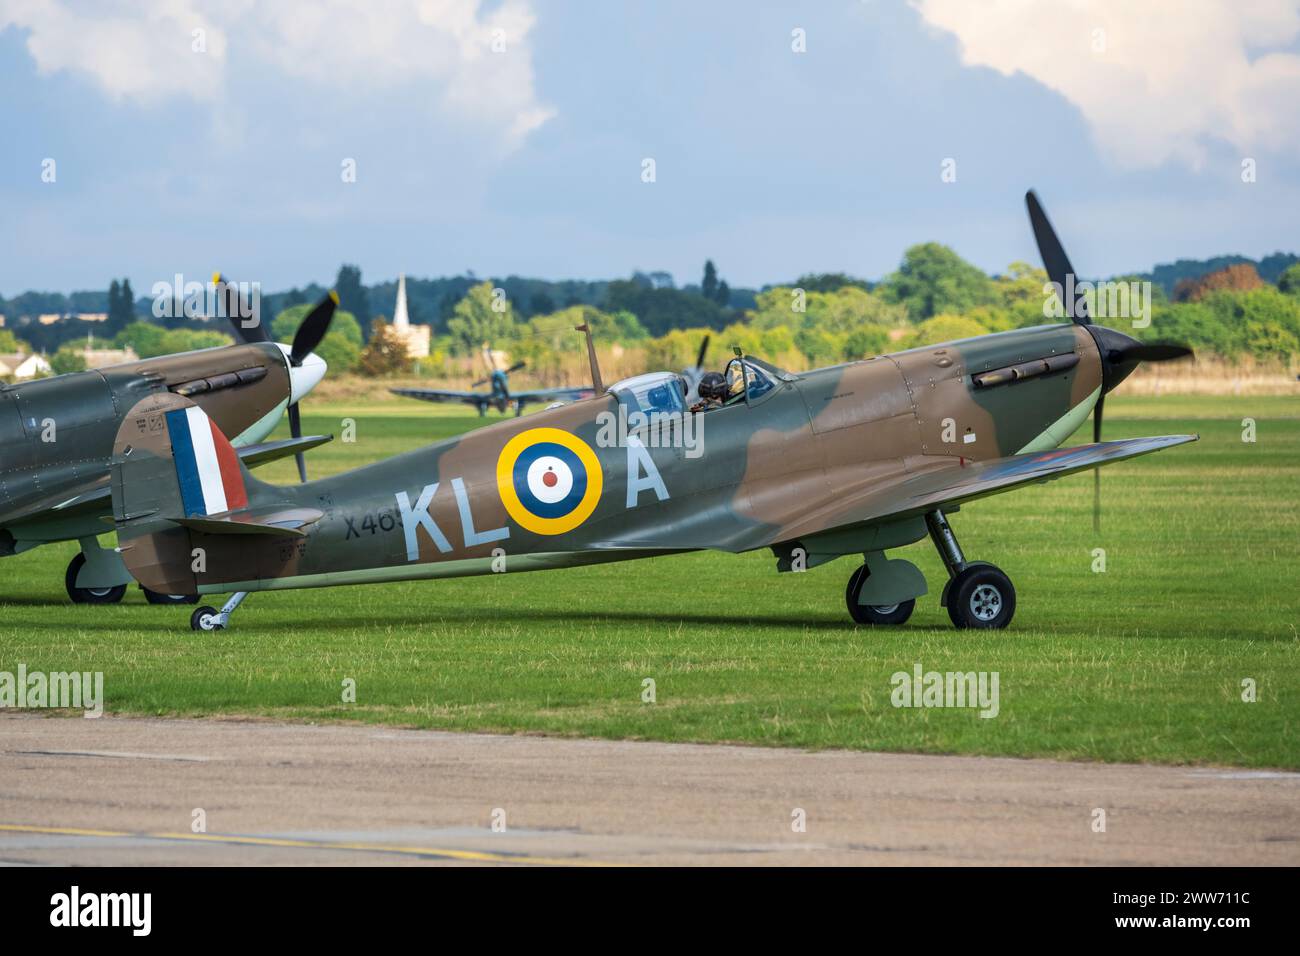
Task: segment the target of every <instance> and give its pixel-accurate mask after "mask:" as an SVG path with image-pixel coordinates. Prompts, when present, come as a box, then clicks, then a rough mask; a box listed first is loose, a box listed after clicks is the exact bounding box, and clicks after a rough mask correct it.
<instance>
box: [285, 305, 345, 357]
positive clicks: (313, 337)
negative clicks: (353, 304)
mask: <svg viewBox="0 0 1300 956" xmlns="http://www.w3.org/2000/svg"><path fill="white" fill-rule="evenodd" d="M338 304H339V294H338V293H337V292H335V291H334V290H333V289H331V290H330V294H329V295H327V296H325V298H323V299H321V300H320V302H319V303H318V304H317V305H316V308H314V309H312V310H311V311H310V312H308V313H307V317H306V318H304V319H303V320H302V324H301V325H299V326H298V331H297V332H295V333H294V335H293V345H292V346H291V347H290V349H289V364H290V365H294V366H298V365H301V364H302V360H303V359H305V358H306V357H307V356H308V354H310V353H311V352H313V351H315V349H316V346H318V345H320V343H321V339H323V338H325V333H326V332H328V331H329V329H330V322H332V321H334V310H335V309H336V308H338Z"/></svg>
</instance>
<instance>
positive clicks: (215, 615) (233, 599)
mask: <svg viewBox="0 0 1300 956" xmlns="http://www.w3.org/2000/svg"><path fill="white" fill-rule="evenodd" d="M246 597H248V592H247V591H236V592H235V593H234V594H232V595H230V600H229V601H227V602H226V603H225V604H223V605H221V610H220V611H218V610H217V609H216V608H214V607H207V606H205V607H201V608H196V609H195V611H194V613H193V614H191V615H190V630H192V631H220V630H222V629H224V628H225V626H226V625H227V624H229V623H230V615H231V614H233V613H234V611H235V608H237V607H239V605H241V604H243V603H244V598H246Z"/></svg>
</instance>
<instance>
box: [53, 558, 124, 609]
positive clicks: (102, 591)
mask: <svg viewBox="0 0 1300 956" xmlns="http://www.w3.org/2000/svg"><path fill="white" fill-rule="evenodd" d="M85 563H86V556H85V555H84V554H83V553H82V552H80V551H78V552H77V553H76V555H74V556H73V558H72V560H71V561H69V562H68V570H67V572H66V573H65V574H64V575H63V586H64V587H65V588H67V591H68V597H70V598H72V603H73V604H116V603H117V602H118V601H120V600H122V598H123V597H124V596H125V595H126V585H125V584H119V585H117V586H116V587H110V588H79V587H77V575H78V574H80V573H81V569H82V567H83V566H84V565H85Z"/></svg>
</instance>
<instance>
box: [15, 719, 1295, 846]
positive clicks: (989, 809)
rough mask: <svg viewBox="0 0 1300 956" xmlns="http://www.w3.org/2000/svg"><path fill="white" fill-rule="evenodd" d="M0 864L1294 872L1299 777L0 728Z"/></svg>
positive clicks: (124, 725)
mask: <svg viewBox="0 0 1300 956" xmlns="http://www.w3.org/2000/svg"><path fill="white" fill-rule="evenodd" d="M1098 808H1101V809H1104V810H1105V811H1106V832H1104V833H1097V832H1094V831H1093V821H1094V818H1095V815H1094V811H1095V810H1096V809H1098ZM196 809H201V810H202V811H203V813H204V815H205V817H206V832H204V833H195V832H193V829H192V820H193V819H194V811H195V810H196ZM796 809H798V810H802V811H803V813H804V815H805V817H806V824H807V825H806V831H805V832H802V833H799V832H795V831H794V830H793V829H792V826H791V824H792V821H793V819H794V817H793V816H792V815H793V814H794V813H795V811H796ZM498 811H500V812H498ZM502 813H503V814H504V822H505V829H504V831H501V832H495V831H494V830H493V828H492V823H493V819H494V814H496V817H497V819H498V820H500V819H501V814H502ZM0 863H9V864H42V863H49V864H89V865H96V864H190V865H203V864H240V863H251V864H268V865H276V864H296V865H311V864H350V863H365V864H384V863H390V864H411V863H470V864H476V863H486V864H493V863H497V864H500V863H506V864H548V863H551V864H554V863H561V864H577V865H600V864H724V863H726V864H886V865H893V864H956V865H962V864H1112V865H1133V864H1188V865H1216V864H1235V865H1252V864H1272V865H1282V864H1285V865H1296V864H1300V774H1294V773H1283V772H1277V771H1252V770H1240V769H1227V768H1192V767H1156V766H1135V765H1128V764H1085V763H1059V762H1055V761H1049V760H1018V759H1004V758H988V757H942V756H921V755H908V754H874V753H856V752H846V751H827V752H819V753H813V752H807V751H798V750H778V749H767V748H759V747H732V746H704V745H691V744H661V743H645V742H622V741H603V740H572V739H560V738H548V737H531V736H514V737H510V736H490V735H483V734H458V733H442V732H436V731H415V730H393V729H387V728H383V727H377V726H372V725H331V726H309V725H303V724H283V723H273V722H264V721H237V720H154V719H135V718H114V717H104V718H101V719H98V720H86V719H83V718H75V717H61V716H59V717H52V716H44V715H30V714H9V715H5V716H3V717H0Z"/></svg>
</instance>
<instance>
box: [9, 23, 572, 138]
mask: <svg viewBox="0 0 1300 956" xmlns="http://www.w3.org/2000/svg"><path fill="white" fill-rule="evenodd" d="M483 6H484V4H483V2H482V0H298V2H293V0H275V2H270V3H254V2H251V0H136V2H134V3H129V4H128V3H120V4H113V3H98V4H95V5H90V4H81V3H75V2H72V0H0V29H4V28H5V27H9V26H14V27H18V28H20V29H23V30H26V31H27V32H28V37H27V49H28V51H29V52H30V53H31V55H32V57H33V59H34V60H35V61H36V64H37V68H38V69H39V70H40V72H41V73H43V74H49V73H55V72H60V71H68V72H72V73H77V74H80V75H82V76H85V77H88V78H90V79H91V80H92V81H94V82H95V83H96V84H97V85H98V86H99V87H100V88H101V89H102V90H103V92H104V93H105V94H107V95H108V96H109V97H110V98H112V99H114V100H122V99H131V100H135V101H138V102H142V103H146V104H152V103H156V102H158V101H161V100H163V99H166V98H169V97H175V96H181V97H188V98H191V99H194V100H198V101H201V102H216V101H219V100H221V99H222V97H223V96H224V95H225V85H224V81H225V74H226V71H227V70H230V69H234V68H236V67H235V66H232V64H231V63H230V57H228V56H227V47H228V45H231V46H234V47H235V48H236V52H237V54H238V56H239V57H250V58H252V59H253V60H256V61H258V62H260V63H264V64H268V65H270V66H271V67H272V68H274V69H275V70H276V71H278V72H279V73H282V74H283V75H285V76H287V77H289V78H291V79H293V80H296V81H298V82H302V83H308V84H311V85H313V86H318V87H323V88H327V89H329V90H331V91H333V92H337V93H346V94H350V95H356V96H375V97H380V96H382V95H383V94H384V93H385V92H386V91H388V90H391V89H393V88H396V87H402V86H411V85H420V84H424V85H427V87H428V102H429V103H430V104H431V105H432V106H434V107H436V108H439V109H441V110H444V111H445V112H446V113H448V114H450V115H453V116H454V117H455V118H457V119H458V120H460V121H462V122H465V123H467V124H469V125H472V126H476V127H480V128H485V129H487V130H488V131H490V133H491V134H492V135H493V136H494V137H495V139H496V141H497V142H498V143H499V144H500V145H501V146H503V147H504V148H507V149H509V148H512V147H514V146H517V145H518V144H519V143H520V142H522V140H523V138H524V137H525V136H527V134H528V133H530V132H531V131H533V130H534V129H536V128H537V127H539V126H541V125H542V124H543V123H545V122H546V121H547V120H548V119H550V118H551V117H552V116H553V115H554V111H553V110H552V109H550V108H549V107H547V106H546V105H544V104H542V103H540V102H539V101H538V98H537V94H536V91H535V84H534V78H533V63H532V53H531V50H530V48H529V44H528V35H529V33H530V31H531V30H532V27H533V24H534V21H535V17H534V15H533V13H532V8H531V6H530V5H529V0H505V2H504V3H502V4H500V5H497V6H495V7H493V8H492V9H490V10H484V9H482V8H483ZM196 29H203V30H205V31H206V34H205V40H206V43H207V52H206V53H205V54H203V55H199V54H195V53H194V52H192V50H191V45H192V42H193V41H192V36H193V34H192V31H194V30H196ZM494 45H495V46H497V47H500V46H504V50H503V51H502V52H495V51H494ZM236 105H237V104H236Z"/></svg>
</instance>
